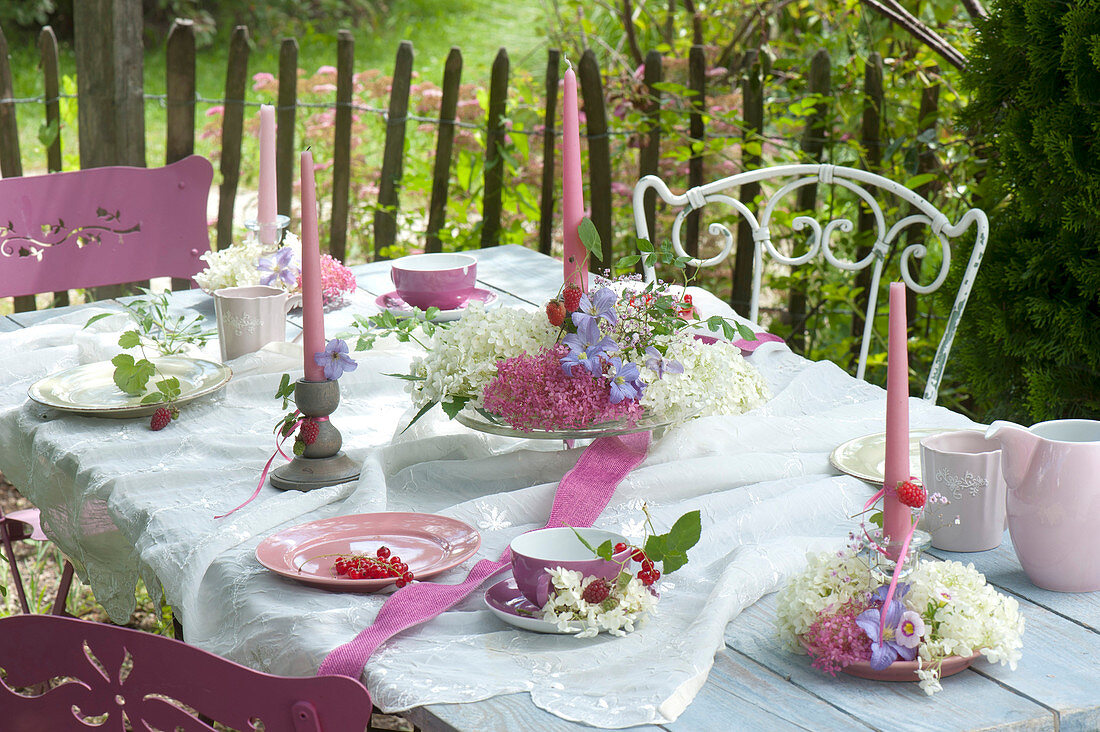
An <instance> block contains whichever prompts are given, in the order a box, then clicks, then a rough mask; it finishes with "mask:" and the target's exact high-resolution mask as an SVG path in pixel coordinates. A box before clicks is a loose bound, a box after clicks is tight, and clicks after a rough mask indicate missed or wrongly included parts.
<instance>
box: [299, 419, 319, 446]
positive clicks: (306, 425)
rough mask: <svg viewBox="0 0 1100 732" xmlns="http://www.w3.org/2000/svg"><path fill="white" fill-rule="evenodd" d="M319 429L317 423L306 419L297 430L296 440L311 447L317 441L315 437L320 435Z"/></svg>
mask: <svg viewBox="0 0 1100 732" xmlns="http://www.w3.org/2000/svg"><path fill="white" fill-rule="evenodd" d="M320 432H321V428H320V427H318V426H317V423H316V422H314V421H313V420H312V419H307V420H305V421H303V422H302V426H301V427H299V428H298V438H299V439H300V440H301V441H302V442H304V443H306V444H307V445H312V444H313V443H314V442H316V441H317V435H318V434H320Z"/></svg>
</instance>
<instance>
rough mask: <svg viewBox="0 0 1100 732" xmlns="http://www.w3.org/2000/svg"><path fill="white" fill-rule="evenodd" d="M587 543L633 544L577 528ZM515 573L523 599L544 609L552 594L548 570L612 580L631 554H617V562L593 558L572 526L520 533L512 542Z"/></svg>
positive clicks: (513, 572)
mask: <svg viewBox="0 0 1100 732" xmlns="http://www.w3.org/2000/svg"><path fill="white" fill-rule="evenodd" d="M577 531H578V532H579V533H580V535H581V536H583V537H584V539H585V541H587V542H588V543H589V544H591V545H592V546H593V547H598V546H599V545H600V544H602V543H604V542H605V541H610V542H611V543H612V545H614V544H617V543H619V542H623V543H629V542H627V541H626V539H624V538H623V537H622V536H620V535H619V534H616V533H614V532H611V531H604V530H603V529H590V528H580V529H577ZM510 548H511V550H512V574H513V576H514V577H515V578H516V586H517V587H519V590H520V592H522V593H523V596H524V597H526V598H527V599H528V600H530V601H531V602H532V603H534V605H535V606H536V607H540V608H541V607H542V606H543V605H545V604H546V600H547V598H548V597H549V595H550V574H549V573H548V572H547V571H546V570H548V569H554V568H555V567H563V568H565V569H570V570H573V571H575V572H580V573H581V574H583V575H584V576H585V577H602V578H604V579H612V578H613V577H616V576H617V575H618V574H619V571H620V570H621V569H622V564H620V562H623V563H625V562H626V560H627V558H628V557H629V556H630V551H629V550H627V551H624V552H619V553H618V554H615V555H613V556H614V558H615V560H616V561H614V562H609V561H607V560H606V559H600V558H599V557H596V556H593V554H592V552H591V551H589V549H588V547H586V546H585V545H584V544H582V543H581V541H580V539H578V538H577V535H576V534H575V533H573V529H571V528H569V527H568V526H565V527H561V528H554V529H538V530H536V531H529V532H527V533H526V534H520V535H519V536H517V537H516V538H515V539H512V543H511V545H510Z"/></svg>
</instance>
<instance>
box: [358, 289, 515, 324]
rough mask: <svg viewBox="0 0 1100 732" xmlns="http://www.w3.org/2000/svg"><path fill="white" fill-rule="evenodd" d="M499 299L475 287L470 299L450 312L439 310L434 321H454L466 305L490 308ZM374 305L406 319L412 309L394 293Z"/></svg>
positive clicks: (494, 294)
mask: <svg viewBox="0 0 1100 732" xmlns="http://www.w3.org/2000/svg"><path fill="white" fill-rule="evenodd" d="M498 299H499V297H498V296H497V294H496V293H495V292H493V291H491V290H483V289H481V288H480V287H475V288H474V291H473V293H471V294H470V299H469V300H467V301H466V302H464V303H462V304H461V305H459V306H458V307H457V308H453V309H451V310H440V311H439V315H438V316H436V320H440V321H445V320H454V319H455V318H458V317H461V315H462V313H463V312H464V311H465V310H466V305H467V304H468V303H471V302H482V303H485V307H490V306H491V305H493V304H495V303H496V302H497V300H498ZM374 304H375V305H377V306H378V307H380V308H382V309H383V310H389V311H390V312H391V313H393V314H394V315H396V316H398V317H407V316H409V315H412V314H413V310H414V308H413V307H412V306H411V305H409V304H408V303H407V302H405V301H404V300H402V299H401V297H400V296H399V295H398V294H397V292H396V291H394V292H387V293H386V294H385V295H379V296H378V297H377V298H376V299H375V301H374Z"/></svg>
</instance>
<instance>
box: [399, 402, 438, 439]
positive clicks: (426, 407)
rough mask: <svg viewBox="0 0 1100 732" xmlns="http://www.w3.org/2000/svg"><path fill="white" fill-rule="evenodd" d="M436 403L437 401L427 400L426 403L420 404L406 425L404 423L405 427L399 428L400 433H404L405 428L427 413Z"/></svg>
mask: <svg viewBox="0 0 1100 732" xmlns="http://www.w3.org/2000/svg"><path fill="white" fill-rule="evenodd" d="M436 404H439V402H428V403H427V404H425V405H424V406H422V407H421V408H420V411H418V412H417V413H416V414H414V415H413V418H412V419H411V420H410V421H409V423H408V424H407V425H405V429H404V430H401V434H405V430H407V429H408V428H410V427H412V426H413V425H414V424H416V420H418V419H420V418H421V417H423V416H424V415H425V414H427V413H428V410H429V409H431V408H432V407H434V406H435V405H436Z"/></svg>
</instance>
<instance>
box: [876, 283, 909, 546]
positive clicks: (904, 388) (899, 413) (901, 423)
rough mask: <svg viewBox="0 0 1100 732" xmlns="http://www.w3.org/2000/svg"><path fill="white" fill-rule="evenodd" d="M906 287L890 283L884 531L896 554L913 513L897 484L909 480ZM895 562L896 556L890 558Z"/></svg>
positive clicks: (907, 530) (906, 534) (907, 533)
mask: <svg viewBox="0 0 1100 732" xmlns="http://www.w3.org/2000/svg"><path fill="white" fill-rule="evenodd" d="M907 338H908V336H907V332H906V317H905V285H904V284H903V283H901V282H891V283H890V336H889V346H888V347H887V352H886V356H887V366H886V464H885V466H884V470H883V477H884V482H885V488H886V494H885V505H884V508H883V517H882V518H883V523H882V528H883V531H884V532H885V534H886V535H887V536H889V537H890V543H891V545H892V546H893V547H894V552H896V551H897V550H898V549H900V545H901V542H902V541H903V540H904V539H905V537H906V536H908V535H909V528H910V527H911V526H912V514H911V512H910V510H909V507H908V506H906V505H904V504H902V503H901V502H900V501H899V500H898V498H897V487H898V483H900V482H901V481H903V480H909V478H910V474H909V352H908V342H907ZM891 558H893V559H896V558H897V557H896V556H893V555H891Z"/></svg>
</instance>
